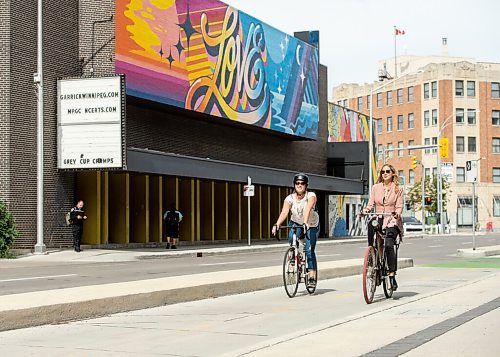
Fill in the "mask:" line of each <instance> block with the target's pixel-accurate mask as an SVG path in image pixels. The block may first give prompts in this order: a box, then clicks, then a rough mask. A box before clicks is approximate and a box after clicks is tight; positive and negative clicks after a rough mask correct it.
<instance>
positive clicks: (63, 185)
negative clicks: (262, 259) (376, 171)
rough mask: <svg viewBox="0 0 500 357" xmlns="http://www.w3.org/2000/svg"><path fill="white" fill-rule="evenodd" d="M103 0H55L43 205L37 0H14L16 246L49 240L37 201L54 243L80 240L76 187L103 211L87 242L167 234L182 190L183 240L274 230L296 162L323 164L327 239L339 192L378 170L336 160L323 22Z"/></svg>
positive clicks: (11, 132)
mask: <svg viewBox="0 0 500 357" xmlns="http://www.w3.org/2000/svg"><path fill="white" fill-rule="evenodd" d="M95 6H96V5H95V1H85V0H84V1H80V2H78V5H76V4H73V3H71V2H63V3H58V4H57V5H56V4H50V3H46V4H45V5H44V25H43V29H44V52H43V66H44V78H43V88H44V112H43V114H44V115H43V122H44V154H43V158H44V180H43V183H44V201H43V202H37V200H36V198H37V195H36V183H37V178H36V170H35V167H36V160H37V150H36V133H37V127H36V122H37V121H36V119H37V111H36V99H37V92H36V90H34V89H33V78H32V74H33V71H34V70H36V65H35V64H36V51H35V50H33V49H32V48H31V47H32V46H35V45H36V31H35V30H36V29H34V28H33V27H30V26H28V24H29V20H30V19H31V20H33V19H35V20H36V9H35V10H32V9H24V8H21V6H20V5H19V4H17V3H11V8H10V10H11V11H10V13H9V14H6V15H5V14H2V15H1V16H2V18H3V17H4V16H5V18H6V19H8V20H9V21H4V22H2V25H0V26H3V27H4V28H3V29H0V31H1V32H0V41H2V42H3V44H4V46H3V47H2V48H3V50H4V51H5V48H8V49H9V50H8V53H7V52H6V53H7V54H8V56H9V61H8V63H7V62H6V61H3V62H0V66H1V67H2V71H1V73H3V75H0V91H1V92H2V93H6V95H5V97H4V98H8V99H7V100H6V99H2V102H3V103H2V107H1V108H0V119H1V122H0V123H1V125H0V136H1V139H2V144H1V145H0V155H1V157H0V158H1V160H0V165H1V166H2V167H0V179H1V185H0V198H1V199H3V200H5V201H6V202H7V205H8V207H9V210H10V211H11V212H12V213H13V214H14V217H15V218H16V221H17V225H18V228H19V230H20V232H21V236H20V238H19V239H18V241H17V242H16V246H17V247H19V248H30V247H33V246H34V245H35V243H36V218H37V217H36V214H35V215H34V213H35V212H36V207H35V206H36V205H37V204H43V207H44V223H43V229H44V243H45V244H46V245H47V246H68V245H71V231H70V229H69V227H67V226H66V225H65V221H64V215H65V213H66V212H67V211H68V210H69V209H70V208H71V207H72V205H74V203H75V201H76V200H77V199H83V200H84V201H85V209H86V213H87V216H88V217H89V218H88V220H87V221H86V223H85V229H84V236H83V244H88V245H93V246H105V245H112V244H119V245H133V244H134V243H137V244H138V245H142V244H148V243H160V242H162V237H163V235H164V232H163V224H162V223H163V222H162V215H163V212H164V211H165V210H166V209H167V208H168V207H169V206H170V204H171V203H173V204H175V206H176V207H177V209H178V210H179V211H181V212H182V214H183V215H184V219H183V221H182V223H181V232H180V236H181V242H183V243H184V244H191V243H197V242H214V241H239V240H247V239H248V232H250V238H251V239H252V240H254V241H255V240H261V239H268V238H269V237H270V231H271V228H272V224H273V223H274V222H275V221H276V219H277V217H278V215H279V212H280V209H281V205H282V203H283V199H284V198H285V197H286V195H287V194H289V193H290V192H291V188H292V179H293V175H294V174H295V173H297V172H304V173H307V174H308V175H309V176H310V189H311V190H313V191H315V192H316V193H317V195H318V209H319V212H320V216H321V224H322V227H323V228H322V230H321V236H323V237H324V236H328V227H327V225H328V211H329V207H328V206H329V204H328V196H329V195H331V194H362V193H363V187H364V183H363V180H362V179H352V178H351V179H347V178H344V177H335V176H332V174H334V173H332V172H328V168H327V161H328V160H327V156H328V150H327V142H328V123H327V122H328V103H327V75H326V74H327V68H326V67H325V66H323V65H321V64H320V63H319V35H318V33H317V32H314V31H313V32H299V33H296V34H295V35H294V36H291V35H289V34H286V33H283V32H281V31H279V30H277V29H275V28H273V27H272V26H270V25H268V24H266V23H264V22H262V21H259V20H258V19H255V18H254V17H252V16H251V15H249V14H246V13H243V12H241V11H239V10H237V9H235V8H233V7H230V6H228V5H226V4H224V3H222V2H220V1H214V0H207V1H199V0H198V1H189V0H177V1H168V2H161V1H150V2H146V1H144V2H136V1H119V2H116V3H115V2H114V1H102V2H99V11H96V8H95ZM18 7H19V8H18ZM16 10H19V11H21V10H22V11H24V12H23V16H21V15H20V14H19V13H18V12H17V11H16ZM6 26H7V27H8V28H5V27H6ZM23 29H24V33H23V32H18V31H16V30H23ZM2 33H3V34H5V36H2V35H1V34H2ZM21 37H25V41H26V43H29V44H30V46H26V44H25V45H24V46H21V45H20V43H19V40H20V39H21ZM6 46H7V47H6ZM2 58H4V57H2ZM0 61H2V60H0ZM4 103H5V105H4ZM4 140H5V141H4ZM249 186H250V188H249ZM250 191H253V194H254V195H253V196H251V197H248V196H244V192H247V193H248V192H250ZM249 210H250V212H249ZM249 213H250V214H249ZM248 216H250V220H248ZM249 225H250V227H249ZM249 228H250V229H249Z"/></svg>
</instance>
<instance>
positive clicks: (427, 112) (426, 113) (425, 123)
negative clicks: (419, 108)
mask: <svg viewBox="0 0 500 357" xmlns="http://www.w3.org/2000/svg"><path fill="white" fill-rule="evenodd" d="M428 126H429V111H428V110H426V111H425V112H424V127H428Z"/></svg>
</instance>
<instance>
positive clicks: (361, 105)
mask: <svg viewBox="0 0 500 357" xmlns="http://www.w3.org/2000/svg"><path fill="white" fill-rule="evenodd" d="M362 110H363V97H358V112H360V111H362Z"/></svg>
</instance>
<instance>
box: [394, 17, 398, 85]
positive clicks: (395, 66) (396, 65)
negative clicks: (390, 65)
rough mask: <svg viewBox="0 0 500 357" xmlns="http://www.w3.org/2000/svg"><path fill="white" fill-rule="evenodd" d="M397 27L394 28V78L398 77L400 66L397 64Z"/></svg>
mask: <svg viewBox="0 0 500 357" xmlns="http://www.w3.org/2000/svg"><path fill="white" fill-rule="evenodd" d="M396 32H397V29H396V26H394V78H397V77H398V64H397V62H396V36H397V35H396Z"/></svg>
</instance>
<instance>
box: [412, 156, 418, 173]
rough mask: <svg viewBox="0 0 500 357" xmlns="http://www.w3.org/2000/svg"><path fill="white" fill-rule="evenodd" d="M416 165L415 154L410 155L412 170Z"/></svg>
mask: <svg viewBox="0 0 500 357" xmlns="http://www.w3.org/2000/svg"><path fill="white" fill-rule="evenodd" d="M417 166H418V160H417V157H416V156H415V155H413V156H412V157H411V168H412V169H413V170H415V169H416V168H417Z"/></svg>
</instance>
